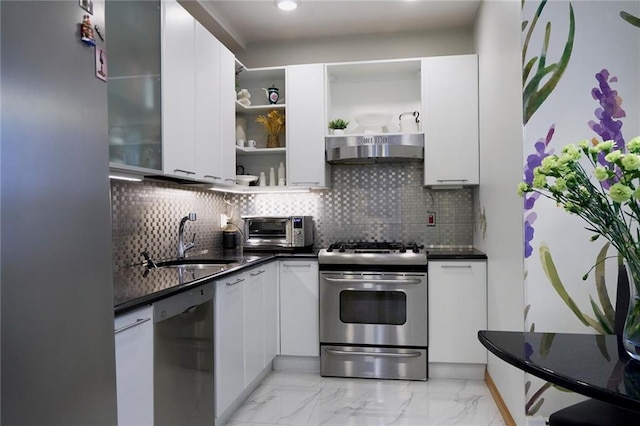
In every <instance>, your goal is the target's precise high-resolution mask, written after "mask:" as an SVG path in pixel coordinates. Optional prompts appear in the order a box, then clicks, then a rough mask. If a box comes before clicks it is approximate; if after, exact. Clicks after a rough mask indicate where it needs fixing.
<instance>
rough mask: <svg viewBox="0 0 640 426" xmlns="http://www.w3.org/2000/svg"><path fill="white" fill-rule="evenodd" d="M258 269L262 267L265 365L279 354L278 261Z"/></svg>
mask: <svg viewBox="0 0 640 426" xmlns="http://www.w3.org/2000/svg"><path fill="white" fill-rule="evenodd" d="M260 269H264V271H265V272H264V274H263V276H262V280H263V289H264V291H263V296H264V327H265V329H264V366H265V367H266V366H267V365H268V364H269V363H270V362H271V361H273V359H274V358H275V357H276V355H279V354H280V333H279V331H280V321H279V319H280V315H279V311H280V309H279V303H278V299H279V297H280V296H279V291H278V290H279V286H278V262H269V263H267V264H265V265H264V266H261V267H260Z"/></svg>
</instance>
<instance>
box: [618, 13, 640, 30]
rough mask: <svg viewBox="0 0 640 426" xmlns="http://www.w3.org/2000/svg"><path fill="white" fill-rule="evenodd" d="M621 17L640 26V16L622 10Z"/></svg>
mask: <svg viewBox="0 0 640 426" xmlns="http://www.w3.org/2000/svg"><path fill="white" fill-rule="evenodd" d="M620 17H621V18H622V19H624V20H625V21H627V22H628V23H630V24H631V25H633V26H635V27H640V18H638V17H636V16H633V15H632V14H630V13H627V12H625V11H622V12H620Z"/></svg>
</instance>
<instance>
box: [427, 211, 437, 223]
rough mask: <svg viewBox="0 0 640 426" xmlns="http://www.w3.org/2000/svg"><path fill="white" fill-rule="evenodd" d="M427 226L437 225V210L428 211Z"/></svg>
mask: <svg viewBox="0 0 640 426" xmlns="http://www.w3.org/2000/svg"><path fill="white" fill-rule="evenodd" d="M427 226H436V212H427Z"/></svg>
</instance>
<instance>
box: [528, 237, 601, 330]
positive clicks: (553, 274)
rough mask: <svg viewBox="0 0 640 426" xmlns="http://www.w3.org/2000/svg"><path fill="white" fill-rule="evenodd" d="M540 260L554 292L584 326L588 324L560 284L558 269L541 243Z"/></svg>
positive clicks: (547, 249) (546, 248)
mask: <svg viewBox="0 0 640 426" xmlns="http://www.w3.org/2000/svg"><path fill="white" fill-rule="evenodd" d="M540 261H541V263H542V268H543V269H544V272H545V274H546V275H547V278H548V279H549V281H550V282H551V285H552V286H553V288H554V289H555V290H556V293H558V295H559V296H560V298H561V299H562V300H563V301H564V303H565V304H566V305H567V306H568V307H569V309H571V311H572V312H573V313H574V314H575V315H576V316H577V317H578V319H579V320H580V321H581V322H582V323H583V324H584V325H586V326H589V322H588V321H587V320H586V318H585V317H584V315H583V314H582V312H580V309H579V308H578V306H577V305H576V304H575V302H574V301H573V299H572V298H571V296H569V293H567V290H566V289H565V288H564V285H563V284H562V280H560V276H559V275H558V270H557V269H556V265H555V263H554V262H553V258H552V257H551V252H550V251H549V247H547V246H545V245H543V246H541V247H540Z"/></svg>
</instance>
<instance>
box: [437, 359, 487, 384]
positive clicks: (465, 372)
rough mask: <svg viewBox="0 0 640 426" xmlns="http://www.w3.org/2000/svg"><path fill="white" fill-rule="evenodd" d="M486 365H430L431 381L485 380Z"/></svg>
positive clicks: (438, 363) (439, 363) (440, 363)
mask: <svg viewBox="0 0 640 426" xmlns="http://www.w3.org/2000/svg"><path fill="white" fill-rule="evenodd" d="M486 368H487V365H486V364H455V363H443V362H430V363H429V378H430V379H466V380H484V370H485V369H486Z"/></svg>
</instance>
